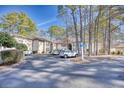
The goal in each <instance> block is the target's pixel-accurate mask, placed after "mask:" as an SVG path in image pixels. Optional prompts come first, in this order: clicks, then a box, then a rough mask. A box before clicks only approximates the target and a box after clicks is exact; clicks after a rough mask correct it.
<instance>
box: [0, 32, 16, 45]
mask: <svg viewBox="0 0 124 93" xmlns="http://www.w3.org/2000/svg"><path fill="white" fill-rule="evenodd" d="M15 44H16V40H15V39H14V38H13V37H12V36H10V35H9V34H8V33H5V32H0V45H2V46H4V47H14V46H15Z"/></svg>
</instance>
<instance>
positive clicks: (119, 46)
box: [113, 42, 124, 48]
mask: <svg viewBox="0 0 124 93" xmlns="http://www.w3.org/2000/svg"><path fill="white" fill-rule="evenodd" d="M113 47H114V48H124V42H119V43H118V44H116V45H114V46H113Z"/></svg>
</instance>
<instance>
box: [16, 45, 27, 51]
mask: <svg viewBox="0 0 124 93" xmlns="http://www.w3.org/2000/svg"><path fill="white" fill-rule="evenodd" d="M16 49H18V50H20V51H26V50H27V49H28V47H27V46H26V45H25V44H21V43H17V44H16Z"/></svg>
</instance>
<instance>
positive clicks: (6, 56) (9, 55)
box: [1, 50, 23, 65]
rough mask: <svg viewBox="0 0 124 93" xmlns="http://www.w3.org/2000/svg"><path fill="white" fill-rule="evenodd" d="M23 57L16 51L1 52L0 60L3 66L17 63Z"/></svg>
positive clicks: (21, 53)
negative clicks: (0, 59)
mask: <svg viewBox="0 0 124 93" xmlns="http://www.w3.org/2000/svg"><path fill="white" fill-rule="evenodd" d="M22 57H23V52H21V51H17V50H9V51H2V52H1V58H2V60H3V62H4V63H3V65H9V64H13V63H17V62H19V61H20V60H21V59H22Z"/></svg>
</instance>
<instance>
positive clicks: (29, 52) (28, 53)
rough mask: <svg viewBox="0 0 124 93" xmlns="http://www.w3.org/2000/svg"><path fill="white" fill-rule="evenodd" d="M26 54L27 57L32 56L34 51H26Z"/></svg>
mask: <svg viewBox="0 0 124 93" xmlns="http://www.w3.org/2000/svg"><path fill="white" fill-rule="evenodd" d="M24 54H25V55H26V56H27V55H31V54H32V51H24Z"/></svg>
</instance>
